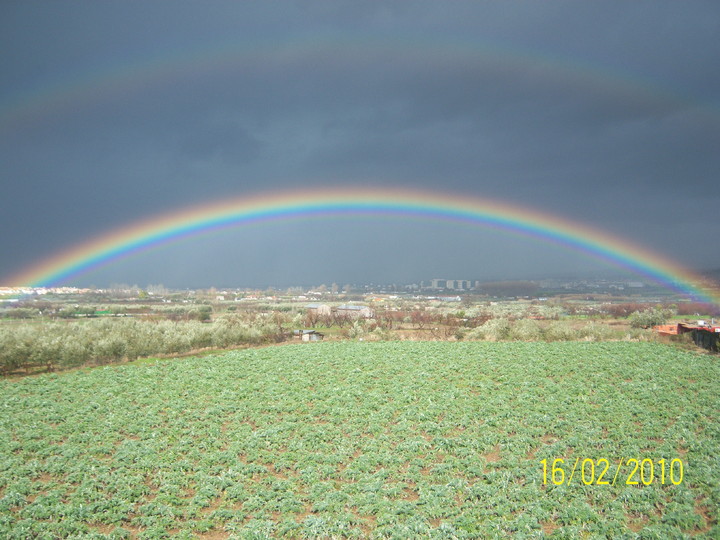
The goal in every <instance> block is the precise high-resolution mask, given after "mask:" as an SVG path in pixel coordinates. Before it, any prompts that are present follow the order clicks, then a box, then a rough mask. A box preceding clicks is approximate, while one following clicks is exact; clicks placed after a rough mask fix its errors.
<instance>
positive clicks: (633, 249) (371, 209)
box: [8, 188, 720, 305]
mask: <svg viewBox="0 0 720 540" xmlns="http://www.w3.org/2000/svg"><path fill="white" fill-rule="evenodd" d="M337 215H342V216H347V215H363V216H373V215H375V216H377V215H394V216H411V217H415V218H421V219H439V220H446V221H454V222H461V223H468V224H475V225H480V226H484V227H493V228H497V229H502V230H506V231H510V232H514V233H519V234H523V235H527V236H531V237H535V238H539V239H542V240H545V241H548V242H553V243H556V244H560V245H562V246H566V247H567V248H569V249H571V250H575V251H579V252H583V253H586V254H589V255H591V256H594V257H597V258H600V259H603V260H605V261H609V262H610V263H612V264H614V265H616V266H619V267H622V268H624V269H628V270H631V271H633V272H635V273H637V274H640V275H643V276H645V277H647V278H650V279H651V280H653V281H655V282H658V283H660V284H662V285H664V286H666V287H668V288H670V289H673V290H676V291H679V292H682V293H684V294H687V295H690V296H691V297H694V298H696V299H699V300H703V301H709V302H713V303H715V304H717V305H720V298H719V297H718V296H717V295H716V294H715V293H714V292H712V291H710V290H708V289H706V288H704V287H703V285H702V283H701V278H700V277H699V276H697V275H695V274H693V273H692V272H690V271H689V270H687V269H685V268H683V267H682V266H680V265H678V264H677V263H675V262H672V261H670V260H667V259H665V258H663V257H661V256H659V255H657V254H655V253H651V252H650V251H648V250H646V249H644V248H642V247H640V246H637V245H633V244H631V243H630V242H627V241H625V240H622V239H620V238H617V237H613V236H610V235H608V234H606V233H603V232H601V231H598V230H595V229H592V228H590V227H587V226H585V225H582V224H580V223H577V222H572V221H567V220H563V219H561V218H559V217H556V216H552V215H550V214H546V213H541V212H538V211H535V210H530V209H527V208H522V207H518V206H513V205H510V204H507V203H504V202H500V201H491V200H486V199H474V198H471V197H462V198H461V197H457V196H448V195H446V194H439V193H433V192H427V191H416V190H408V189H402V190H389V189H387V190H386V189H377V188H373V189H371V190H364V189H357V188H356V189H344V190H343V189H337V190H327V189H316V190H311V191H308V190H303V191H284V192H277V193H271V194H267V195H262V196H255V197H251V198H246V199H237V200H234V201H225V202H219V203H212V204H205V205H200V206H195V207H190V208H186V209H183V210H180V211H177V212H174V213H171V214H167V215H165V216H161V217H156V218H152V219H149V220H147V221H142V222H139V223H135V224H132V225H130V226H128V227H124V228H121V229H118V230H116V231H114V232H111V233H109V234H106V235H103V236H101V237H99V238H97V239H95V240H93V241H91V242H88V243H85V244H83V245H80V246H77V247H75V248H73V249H71V250H68V251H65V252H63V253H61V254H59V255H57V256H54V257H51V258H48V259H46V260H44V261H43V262H41V263H40V264H38V265H36V266H34V267H32V268H29V269H27V270H25V271H24V272H21V273H20V274H18V275H16V276H14V277H12V278H11V279H10V280H9V281H8V284H12V285H26V286H51V285H57V284H61V283H63V282H66V281H67V280H69V279H71V278H74V277H76V276H78V275H80V274H82V273H84V272H87V271H89V270H91V269H94V268H97V267H100V266H103V265H106V264H109V263H111V262H112V261H114V260H117V259H119V258H121V257H125V256H128V255H132V254H133V253H137V252H139V251H144V250H147V249H152V248H154V247H156V246H158V245H161V244H165V243H168V242H173V241H176V240H179V239H182V238H185V237H188V236H192V235H198V234H202V233H207V232H210V231H213V230H216V229H220V228H227V227H234V226H241V225H246V224H250V223H256V222H263V221H277V220H292V219H297V218H307V217H312V216H337Z"/></svg>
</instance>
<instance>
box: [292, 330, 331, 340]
mask: <svg viewBox="0 0 720 540" xmlns="http://www.w3.org/2000/svg"><path fill="white" fill-rule="evenodd" d="M293 336H295V337H299V338H300V339H301V340H302V341H322V339H323V338H324V337H325V334H323V333H321V332H318V331H317V330H293Z"/></svg>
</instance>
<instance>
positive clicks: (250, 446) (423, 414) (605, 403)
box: [0, 323, 720, 538]
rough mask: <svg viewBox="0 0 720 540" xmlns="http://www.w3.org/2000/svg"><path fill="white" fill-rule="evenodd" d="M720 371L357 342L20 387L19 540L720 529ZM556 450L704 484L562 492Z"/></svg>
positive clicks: (513, 345) (637, 348)
mask: <svg viewBox="0 0 720 540" xmlns="http://www.w3.org/2000/svg"><path fill="white" fill-rule="evenodd" d="M198 324H199V323H198ZM719 377H720V367H719V364H718V363H717V358H716V357H714V356H712V355H701V354H696V353H690V352H683V351H679V350H677V349H675V348H672V347H669V346H666V345H661V344H658V343H630V342H612V343H590V342H558V343H543V342H535V343H523V342H505V343H489V342H473V343H471V342H454V343H447V342H381V343H367V342H362V343H361V342H357V341H354V342H352V341H345V342H325V343H316V344H305V345H301V344H298V345H289V346H281V347H269V348H262V349H245V350H238V351H231V352H228V353H224V354H222V355H215V356H206V357H203V358H191V359H185V360H172V361H158V362H156V363H154V364H152V365H121V366H112V367H104V368H99V369H93V370H87V371H74V372H69V373H64V374H44V375H39V376H36V377H26V378H23V379H15V380H10V379H5V380H2V381H0V408H1V410H2V411H3V414H2V416H0V455H2V462H1V463H2V466H1V467H0V536H2V537H3V538H35V537H37V538H54V537H89V538H90V537H92V538H120V537H130V536H135V535H137V536H138V537H140V538H160V537H164V536H175V537H178V538H190V537H193V536H196V535H202V534H205V533H207V534H208V536H209V537H213V538H224V537H228V536H229V537H238V538H253V537H257V538H261V537H267V536H281V535H285V536H290V537H307V538H317V537H388V538H409V537H434V538H448V537H456V538H477V537H483V538H488V537H489V538H495V537H525V538H529V537H535V538H539V537H542V536H543V535H544V534H551V533H552V534H554V535H556V536H558V537H562V538H577V537H583V536H588V537H600V538H606V537H615V538H617V537H626V538H632V537H642V538H681V537H685V536H690V535H697V536H698V537H707V538H711V537H712V538H717V537H718V536H720V527H719V526H718V508H720V490H719V489H718V484H719V480H720V462H719V461H718V456H719V455H720V422H718V413H719V412H720V393H719V392H718V391H717V390H718V387H717V381H718V378H719ZM556 458H565V459H566V460H567V461H568V462H569V463H572V462H573V460H574V459H576V458H580V459H584V458H590V459H593V460H596V461H597V460H599V459H602V458H605V459H608V460H610V462H612V463H617V461H618V460H619V459H621V458H625V459H629V458H637V459H644V458H650V459H653V460H658V459H661V458H665V459H667V460H671V459H673V458H679V459H682V461H683V462H684V463H685V471H684V479H683V481H682V483H680V484H679V485H672V484H669V483H666V484H664V485H663V484H661V483H660V482H653V483H651V484H650V485H637V486H628V485H624V483H623V482H618V485H615V486H613V485H607V486H606V485H583V484H582V482H581V481H579V479H578V477H577V476H576V477H575V480H574V481H573V482H572V484H571V485H569V486H568V485H561V486H555V485H552V484H551V483H550V484H547V485H546V484H543V478H542V472H543V471H542V465H541V460H543V459H547V460H548V461H549V462H551V461H552V460H554V459H556ZM613 471H614V469H613Z"/></svg>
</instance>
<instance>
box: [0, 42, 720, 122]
mask: <svg viewBox="0 0 720 540" xmlns="http://www.w3.org/2000/svg"><path fill="white" fill-rule="evenodd" d="M389 54H391V55H396V56H397V57H398V59H399V61H402V63H407V62H413V61H415V62H422V63H423V65H427V64H435V65H444V66H446V65H448V64H451V65H452V64H456V65H458V66H464V67H465V68H466V69H474V70H482V71H484V72H488V73H494V72H505V71H507V70H513V71H515V72H516V73H520V74H522V73H532V74H533V76H535V77H539V78H540V79H541V80H543V81H550V82H552V83H553V84H562V85H567V84H572V85H577V86H579V87H581V88H587V89H592V90H593V91H597V90H598V89H601V90H602V91H603V92H605V93H606V94H608V95H615V96H617V97H618V98H621V99H623V100H625V101H635V102H637V103H643V104H645V105H649V104H652V103H656V104H663V105H679V106H683V107H688V106H689V107H696V108H700V109H702V110H703V112H704V113H705V114H706V115H710V116H711V117H713V118H715V119H717V118H718V117H720V110H718V107H717V106H715V105H714V104H712V103H707V102H702V101H699V100H698V99H696V98H695V97H693V96H686V95H683V94H682V93H681V92H678V91H677V90H676V89H673V88H668V87H663V86H660V85H658V83H657V81H653V80H651V79H648V78H644V77H641V76H640V75H638V74H637V73H632V72H622V71H619V70H611V69H608V68H604V67H602V66H601V65H594V64H591V63H588V62H587V61H581V60H580V59H575V58H572V57H561V56H552V55H548V54H542V53H540V52H538V51H537V50H534V49H529V48H522V47H517V46H509V45H506V44H502V43H500V42H483V41H479V40H478V39H477V38H476V37H475V36H472V37H462V36H444V37H443V38H441V39H437V38H436V39H434V40H429V38H428V37H427V36H423V37H422V38H419V37H406V38H401V37H397V36H395V37H391V38H388V37H383V36H380V35H370V36H368V35H364V34H353V33H344V34H342V35H336V34H332V33H330V34H324V33H321V32H318V33H314V34H312V35H309V36H272V37H271V38H265V39H261V38H255V39H250V40H248V39H243V38H238V37H234V38H233V39H229V40H224V41H223V40H218V41H213V42H210V43H209V44H207V45H202V46H198V47H195V48H187V49H183V48H173V49H167V50H163V51H161V52H159V53H157V54H155V55H146V56H139V57H135V58H127V59H125V60H124V61H121V62H117V63H111V64H103V65H102V66H98V67H95V68H89V69H87V70H85V71H77V72H72V71H70V72H68V73H67V74H65V75H64V76H63V77H60V78H58V79H55V80H48V81H45V82H43V83H42V84H40V85H39V86H38V87H35V88H23V89H19V90H17V91H16V92H14V93H10V94H8V95H7V96H5V97H4V98H3V99H2V100H0V131H6V132H11V133H12V132H16V131H17V130H19V129H23V128H26V127H28V126H33V125H34V124H36V123H43V122H45V121H47V120H49V119H51V118H52V117H53V116H54V115H56V114H60V115H62V114H66V113H69V114H76V113H77V112H78V111H82V110H85V109H87V108H89V107H91V106H92V105H93V104H97V103H101V104H102V103H112V102H113V101H114V100H116V99H118V98H121V97H126V96H128V95H132V94H134V93H142V92H146V91H147V90H149V89H153V88H163V87H166V86H168V85H172V84H180V83H182V82H184V81H188V80H199V79H203V78H206V77H208V76H212V75H213V74H216V73H227V72H233V71H234V72H238V71H240V72H242V71H248V70H253V69H256V68H262V69H266V68H267V67H268V66H270V67H275V68H277V67H281V68H282V69H286V68H287V67H288V66H292V65H295V64H296V63H297V62H300V61H302V60H303V59H315V60H316V61H317V60H321V61H322V63H324V64H328V65H332V64H333V63H336V62H341V63H342V64H343V65H352V66H356V67H357V66H361V65H363V64H371V63H373V64H374V63H377V62H378V61H381V60H382V59H387V57H388V55H389Z"/></svg>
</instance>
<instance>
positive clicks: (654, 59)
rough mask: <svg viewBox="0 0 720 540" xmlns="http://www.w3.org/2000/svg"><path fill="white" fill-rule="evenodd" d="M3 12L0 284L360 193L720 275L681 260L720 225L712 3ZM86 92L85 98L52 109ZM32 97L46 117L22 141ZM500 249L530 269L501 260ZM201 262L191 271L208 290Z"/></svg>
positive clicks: (171, 5)
mask: <svg viewBox="0 0 720 540" xmlns="http://www.w3.org/2000/svg"><path fill="white" fill-rule="evenodd" d="M0 15H2V16H0V46H2V49H3V50H4V51H12V54H6V55H3V56H2V57H1V58H0V73H2V74H3V75H2V77H3V79H2V84H0V163H2V165H0V173H1V174H2V177H3V179H4V183H3V190H4V192H5V193H6V194H7V196H5V197H2V199H0V220H2V224H3V229H4V230H5V231H8V232H7V233H3V234H2V235H1V236H0V249H2V251H3V253H12V256H11V257H4V258H3V260H2V262H1V263H0V275H7V274H9V273H11V272H13V271H17V270H19V269H20V268H21V267H22V266H23V265H24V264H28V263H30V262H32V261H34V260H37V259H42V257H43V256H44V255H47V254H49V253H50V252H52V251H53V250H55V249H63V248H64V247H67V246H70V245H73V244H74V243H76V242H78V241H81V240H83V239H85V238H88V237H91V236H93V235H94V234H98V233H100V232H103V231H105V230H108V229H112V228H113V227H117V226H121V225H123V224H126V223H128V222H132V221H134V220H138V219H142V218H144V217H147V216H150V215H154V214H157V213H162V212H166V211H171V210H173V209H175V208H178V207H184V206H187V205H190V204H195V203H200V202H204V201H211V200H216V199H223V198H227V197H239V196H243V195H246V194H250V193H257V192H260V191H263V190H268V189H272V190H276V189H282V188H290V187H292V188H300V187H313V186H330V185H337V184H345V183H348V184H352V185H363V186H367V185H390V186H412V187H426V188H429V189H436V190H439V191H443V190H446V191H451V192H459V193H468V194H471V195H475V196H480V197H483V196H485V197H493V198H499V199H503V200H507V201H511V202H516V203H518V204H524V205H528V206H532V207H536V208H538V209H539V210H542V211H546V212H550V213H558V214H560V215H563V216H566V217H567V218H569V219H577V220H580V221H584V222H587V223H588V224H591V225H595V226H597V227H600V228H603V229H606V230H608V231H610V232H613V233H615V234H616V235H619V236H624V237H627V238H629V239H631V240H634V241H636V242H637V243H640V244H644V245H647V246H648V247H651V248H654V249H656V250H658V251H661V252H664V253H666V254H668V255H669V256H674V257H676V258H679V259H685V260H687V261H688V262H689V264H691V265H693V266H720V260H718V259H717V255H716V254H714V253H710V252H708V250H707V249H703V248H701V247H698V246H697V245H691V244H689V243H688V242H687V241H686V235H687V234H691V233H692V231H696V230H700V229H704V230H705V229H708V228H713V227H717V225H718V218H717V216H718V213H717V211H716V209H717V207H718V203H720V197H719V196H718V194H717V190H716V189H715V187H714V185H713V183H714V182H715V178H716V176H717V174H716V171H717V170H718V166H719V165H720V157H718V153H717V151H716V148H717V146H718V142H720V95H719V94H720V90H719V88H720V72H719V71H718V70H716V69H714V66H717V65H719V64H720V49H719V48H718V47H717V46H716V36H717V35H720V17H718V15H720V7H718V6H717V5H716V4H714V3H702V2H692V3H683V4H682V5H680V4H675V3H669V2H668V3H666V2H635V3H632V4H628V3H624V2H623V3H615V2H582V3H578V2H543V3H538V2H525V3H523V2H518V3H477V2H453V3H452V4H451V5H448V4H445V3H442V4H441V3H435V2H402V3H386V2H361V3H360V2H280V3H272V4H271V3H264V2H256V3H255V2H253V3H235V2H227V3H225V2H213V3H211V4H205V3H202V4H200V3H183V4H178V3H176V2H152V3H148V2H137V3H135V2H103V3H93V2H57V3H53V4H45V3H43V4H40V3H31V2H8V3H5V4H3V6H2V7H0ZM250 51H252V52H250ZM117 73H121V74H122V73H124V75H122V76H119V77H117V78H115V79H113V75H117ZM103 77H104V78H103ZM78 81H80V82H78ZM82 81H85V83H84V84H86V85H87V88H86V90H85V93H83V91H82V84H83V82H82ZM103 81H105V82H104V83H103ZM108 81H112V83H113V84H110V83H109V82H108ZM73 84H77V85H78V86H79V90H78V91H77V93H76V95H75V99H74V100H73V99H70V100H68V101H67V102H61V104H62V105H61V106H59V107H56V108H54V109H53V108H52V107H50V108H46V109H47V110H46V109H44V108H43V107H42V106H41V105H47V103H45V104H44V103H43V102H42V98H41V97H37V96H42V92H43V91H47V92H49V94H50V95H52V89H53V88H58V89H61V90H62V89H63V88H70V89H72V88H73ZM93 85H95V86H93ZM70 94H72V91H70ZM24 97H25V98H26V101H27V102H28V103H30V104H31V105H32V100H33V99H35V100H36V107H35V108H34V109H33V108H32V106H31V105H30V106H28V107H29V108H28V110H27V111H26V113H25V116H24V117H23V116H22V114H21V115H20V116H19V117H18V118H14V120H13V122H14V123H12V124H8V123H3V114H5V117H6V118H8V117H11V116H12V114H11V113H12V112H13V110H12V108H13V107H14V106H15V105H13V104H17V103H20V104H23V103H24V102H23V98H24ZM28 100H29V101H28ZM3 105H6V106H5V108H3ZM31 113H32V114H31ZM8 126H11V129H9V128H8ZM366 229H367V227H366ZM256 234H257V235H258V237H259V238H262V239H264V240H266V241H267V242H269V243H273V242H277V239H276V238H272V235H270V233H263V232H262V231H257V233H256ZM345 237H346V240H347V243H348V245H350V246H353V245H355V244H356V246H355V249H354V252H355V253H358V252H362V253H366V254H368V257H371V259H369V260H371V261H372V260H375V261H381V260H385V259H386V256H387V255H388V252H392V249H391V248H389V247H388V246H384V247H383V246H382V245H379V244H378V243H377V242H375V243H373V241H369V240H368V238H372V235H371V234H370V233H368V231H367V230H365V232H364V233H363V232H362V231H358V232H356V233H355V235H354V236H353V234H351V232H350V231H347V232H346V235H345ZM466 240H468V241H469V239H466ZM404 241H405V242H406V243H407V245H411V244H412V242H413V240H412V239H411V238H410V232H407V234H406V238H405V239H404ZM207 242H210V243H211V240H210V239H208V241H207ZM368 242H369V244H368ZM396 242H401V243H402V241H401V239H400V238H398V239H397V241H396ZM368 245H375V246H376V249H374V250H370V248H369V247H368ZM195 249H199V248H197V247H196V248H195ZM204 249H209V250H210V251H212V250H213V247H212V246H211V245H210V244H207V246H206V248H204ZM218 249H219V253H222V252H223V249H222V245H220V247H219V248H218ZM458 249H461V248H458ZM482 249H483V250H484V253H486V254H489V255H492V257H491V258H492V259H493V260H495V261H500V262H496V266H497V267H498V268H502V260H506V261H508V262H507V268H510V267H511V266H512V267H513V268H514V269H517V267H518V266H522V265H520V263H518V262H517V260H515V259H513V258H512V257H511V256H510V255H509V253H504V254H503V253H502V242H495V243H493V242H489V243H485V244H483V248H482ZM339 250H341V248H340V247H338V246H335V248H334V253H337V252H338V251H339ZM369 251H373V253H369ZM224 257H228V256H227V255H226V256H224ZM268 257H269V255H268ZM273 257H275V258H277V255H273ZM325 257H326V260H327V261H328V265H329V266H330V270H329V272H328V273H329V274H332V269H333V268H337V269H338V272H339V273H342V272H340V270H341V265H339V264H338V263H333V262H330V261H331V260H332V257H330V254H328V253H325ZM372 257H374V259H373V258H372ZM447 257H449V255H446V258H447ZM478 257H479V258H478V260H477V261H476V263H477V264H476V266H477V267H481V266H482V262H479V261H480V255H478ZM214 258H215V259H216V260H218V261H219V262H220V263H221V264H222V261H223V256H221V255H215V256H214ZM450 258H451V259H452V258H453V257H450ZM454 258H455V259H456V260H457V263H458V271H462V272H464V273H465V274H467V273H468V272H469V271H467V270H465V268H466V267H468V266H473V264H474V263H473V262H472V261H464V260H462V261H461V259H462V257H460V256H455V257H454ZM196 259H197V260H199V258H196ZM197 260H195V261H192V262H189V263H187V264H188V266H189V268H188V272H187V275H196V274H195V273H194V272H197V275H198V276H202V275H203V271H204V270H203V268H202V265H201V264H199V263H198V262H197ZM513 261H514V262H513ZM137 264H138V265H139V267H138V270H137V272H138V273H139V274H142V272H143V271H145V270H147V269H148V268H149V266H151V265H150V264H149V263H147V264H146V265H145V266H143V264H142V263H141V262H138V263H137ZM415 265H416V266H417V261H415ZM368 266H369V267H371V268H376V269H379V268H386V269H387V270H386V271H385V273H384V275H385V276H386V277H387V278H388V279H395V280H400V279H401V277H400V276H399V274H402V273H403V272H404V270H403V269H402V268H400V267H399V266H398V265H397V264H394V265H392V264H383V265H381V264H369V265H368ZM401 266H402V265H401ZM550 266H552V265H550ZM279 268H280V269H279V270H277V272H276V274H273V275H277V276H280V275H281V274H282V272H283V271H284V270H282V264H279ZM342 271H343V272H346V273H347V272H348V271H347V269H343V270H342ZM254 272H255V273H256V274H258V275H260V274H262V270H261V267H260V266H258V267H257V268H256V269H255V270H254ZM287 272H290V271H289V270H288V271H287ZM369 273H372V272H370V271H369ZM378 273H381V272H380V271H378ZM405 273H406V274H407V275H409V274H410V273H411V272H405ZM470 273H472V272H470ZM290 274H291V272H290ZM393 276H398V277H393ZM220 277H222V274H220ZM426 277H430V276H426ZM477 277H482V276H480V275H478V276H477ZM230 278H231V275H230V274H228V280H230ZM198 279H199V280H200V281H201V280H202V279H201V278H198ZM244 279H248V280H250V277H247V278H244ZM278 279H279V277H278ZM337 279H338V280H342V279H343V278H342V277H338V278H337ZM368 279H381V278H380V277H372V276H371V277H369V278H368ZM413 279H415V278H413ZM128 281H130V280H128ZM148 281H162V276H153V277H152V279H150V278H148ZM287 281H288V282H292V276H291V275H289V276H288V279H287Z"/></svg>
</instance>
